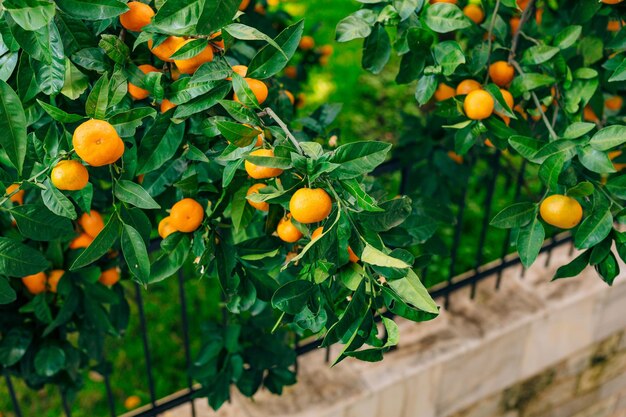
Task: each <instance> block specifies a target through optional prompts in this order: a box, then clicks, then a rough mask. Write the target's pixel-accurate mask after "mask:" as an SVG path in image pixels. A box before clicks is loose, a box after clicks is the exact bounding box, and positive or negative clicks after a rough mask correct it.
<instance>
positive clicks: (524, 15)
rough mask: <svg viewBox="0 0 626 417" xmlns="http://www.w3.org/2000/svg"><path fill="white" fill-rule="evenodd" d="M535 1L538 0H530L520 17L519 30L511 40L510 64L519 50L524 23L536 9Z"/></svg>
mask: <svg viewBox="0 0 626 417" xmlns="http://www.w3.org/2000/svg"><path fill="white" fill-rule="evenodd" d="M535 1H536V0H530V1H529V2H528V5H527V6H526V8H525V9H524V12H523V13H522V17H521V18H520V21H519V26H518V27H517V31H516V32H515V34H514V35H513V41H512V42H511V51H510V52H509V59H508V61H509V64H511V63H512V61H513V59H514V58H515V52H516V51H517V45H518V44H519V37H520V34H521V33H522V29H523V28H524V25H525V24H526V22H528V19H529V18H530V15H531V14H532V12H533V11H534V10H535Z"/></svg>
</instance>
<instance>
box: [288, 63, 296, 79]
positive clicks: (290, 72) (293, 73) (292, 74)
mask: <svg viewBox="0 0 626 417" xmlns="http://www.w3.org/2000/svg"><path fill="white" fill-rule="evenodd" d="M285 77H287V78H291V79H294V80H295V79H296V77H298V68H297V67H296V66H294V65H289V66H287V67H285Z"/></svg>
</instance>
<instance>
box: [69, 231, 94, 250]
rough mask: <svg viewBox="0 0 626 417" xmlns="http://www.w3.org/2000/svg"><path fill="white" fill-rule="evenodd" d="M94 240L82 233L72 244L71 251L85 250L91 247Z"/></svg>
mask: <svg viewBox="0 0 626 417" xmlns="http://www.w3.org/2000/svg"><path fill="white" fill-rule="evenodd" d="M91 242H93V238H92V237H91V236H89V235H88V234H87V233H81V234H80V235H78V236H77V237H75V238H74V239H73V240H72V241H71V242H70V249H84V248H86V247H88V246H89V245H91Z"/></svg>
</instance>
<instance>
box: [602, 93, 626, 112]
mask: <svg viewBox="0 0 626 417" xmlns="http://www.w3.org/2000/svg"><path fill="white" fill-rule="evenodd" d="M623 104H624V100H623V99H622V98H621V97H620V96H613V97H609V98H607V99H606V100H605V101H604V106H605V107H606V108H607V109H609V110H612V111H618V110H620V109H621V108H622V105H623Z"/></svg>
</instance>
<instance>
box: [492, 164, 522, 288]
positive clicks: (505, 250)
mask: <svg viewBox="0 0 626 417" xmlns="http://www.w3.org/2000/svg"><path fill="white" fill-rule="evenodd" d="M525 173H526V160H525V159H524V161H522V166H521V167H520V169H519V173H518V174H517V182H516V184H515V195H514V197H513V201H514V202H517V200H518V199H519V197H520V195H521V193H522V185H523V184H524V174H525ZM510 240H511V229H508V231H507V233H506V238H505V239H504V242H503V244H502V255H501V256H500V265H502V264H504V260H505V258H506V255H507V254H508V252H509V250H508V249H509V244H510ZM503 272H504V269H503V268H500V270H499V271H498V276H497V277H496V290H499V289H500V283H501V281H502V273H503Z"/></svg>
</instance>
